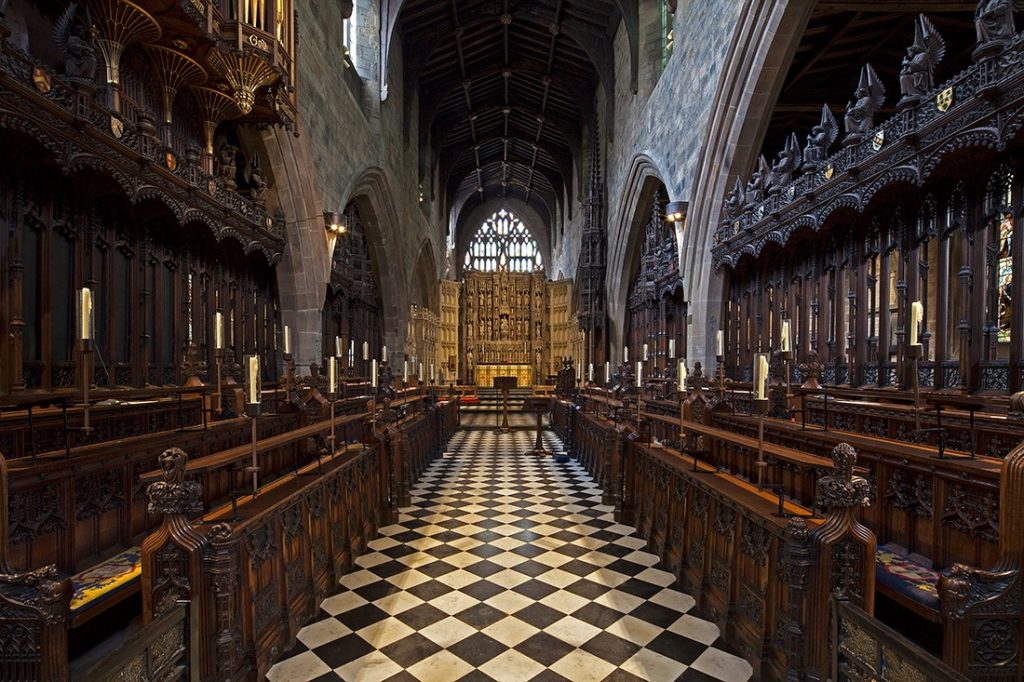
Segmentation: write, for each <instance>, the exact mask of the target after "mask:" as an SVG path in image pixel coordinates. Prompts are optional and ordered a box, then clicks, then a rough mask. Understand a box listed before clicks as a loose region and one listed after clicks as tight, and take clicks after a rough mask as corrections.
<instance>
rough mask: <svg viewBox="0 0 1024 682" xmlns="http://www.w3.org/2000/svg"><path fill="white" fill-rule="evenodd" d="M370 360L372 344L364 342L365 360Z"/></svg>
mask: <svg viewBox="0 0 1024 682" xmlns="http://www.w3.org/2000/svg"><path fill="white" fill-rule="evenodd" d="M369 359H370V342H369V341H363V360H369Z"/></svg>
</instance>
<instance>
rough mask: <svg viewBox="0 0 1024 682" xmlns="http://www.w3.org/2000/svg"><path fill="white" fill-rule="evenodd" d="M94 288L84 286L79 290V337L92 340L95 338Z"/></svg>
mask: <svg viewBox="0 0 1024 682" xmlns="http://www.w3.org/2000/svg"><path fill="white" fill-rule="evenodd" d="M93 330H94V328H93V308H92V289H90V288H89V287H82V288H81V289H79V290H78V338H79V340H81V341H91V340H92V338H93Z"/></svg>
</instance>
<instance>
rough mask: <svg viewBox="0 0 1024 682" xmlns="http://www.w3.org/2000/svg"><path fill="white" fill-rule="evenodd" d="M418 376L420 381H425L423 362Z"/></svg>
mask: <svg viewBox="0 0 1024 682" xmlns="http://www.w3.org/2000/svg"><path fill="white" fill-rule="evenodd" d="M416 378H417V379H418V380H420V381H423V363H422V362H421V363H420V373H419V374H417V375H416Z"/></svg>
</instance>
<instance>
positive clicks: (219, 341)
mask: <svg viewBox="0 0 1024 682" xmlns="http://www.w3.org/2000/svg"><path fill="white" fill-rule="evenodd" d="M213 347H214V348H215V349H216V350H222V349H223V348H224V313H222V312H220V311H219V310H218V311H217V312H216V313H214V314H213Z"/></svg>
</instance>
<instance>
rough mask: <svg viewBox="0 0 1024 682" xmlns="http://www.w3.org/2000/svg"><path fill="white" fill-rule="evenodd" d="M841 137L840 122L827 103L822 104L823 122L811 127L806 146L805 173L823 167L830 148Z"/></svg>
mask: <svg viewBox="0 0 1024 682" xmlns="http://www.w3.org/2000/svg"><path fill="white" fill-rule="evenodd" d="M838 138H839V124H838V123H836V117H835V116H833V115H832V110H831V109H829V107H828V105H827V104H823V105H821V122H819V123H818V125H816V126H814V127H813V128H811V132H810V134H809V135H808V136H807V146H805V147H804V165H803V171H804V173H813V172H814V171H817V170H819V169H820V168H821V166H822V164H824V163H825V159H827V158H828V149H829V147H831V146H832V145H833V144H835V141H836V139H838Z"/></svg>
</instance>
